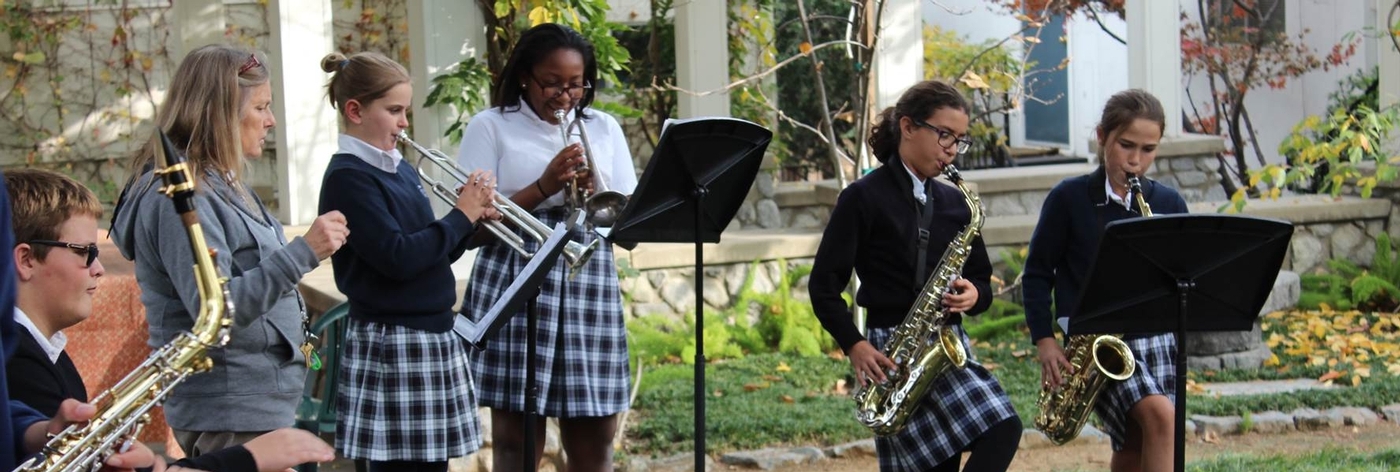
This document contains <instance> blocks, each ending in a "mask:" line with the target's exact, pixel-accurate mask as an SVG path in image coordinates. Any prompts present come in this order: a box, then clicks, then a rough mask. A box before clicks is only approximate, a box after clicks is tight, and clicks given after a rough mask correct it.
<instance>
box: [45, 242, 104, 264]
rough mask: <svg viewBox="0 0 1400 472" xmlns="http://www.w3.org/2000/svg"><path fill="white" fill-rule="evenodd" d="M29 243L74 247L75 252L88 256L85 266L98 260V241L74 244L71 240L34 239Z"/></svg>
mask: <svg viewBox="0 0 1400 472" xmlns="http://www.w3.org/2000/svg"><path fill="white" fill-rule="evenodd" d="M29 244H38V245H41V246H50V247H66V248H68V249H72V250H73V252H74V253H76V254H77V255H79V256H87V264H86V265H84V266H83V267H92V263H93V261H96V260H97V243H92V244H74V243H69V242H64V241H53V240H48V239H35V240H33V241H30V242H29Z"/></svg>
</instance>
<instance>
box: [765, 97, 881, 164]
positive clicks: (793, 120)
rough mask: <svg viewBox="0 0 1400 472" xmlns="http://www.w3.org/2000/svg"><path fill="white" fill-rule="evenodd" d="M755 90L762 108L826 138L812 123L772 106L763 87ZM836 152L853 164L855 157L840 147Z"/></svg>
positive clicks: (791, 123)
mask: <svg viewBox="0 0 1400 472" xmlns="http://www.w3.org/2000/svg"><path fill="white" fill-rule="evenodd" d="M755 92H757V93H758V96H759V98H762V100H759V103H760V104H762V105H763V107H764V108H767V109H768V111H771V112H774V113H777V114H778V119H781V120H783V121H786V122H788V124H790V125H793V126H796V127H797V128H798V129H801V130H805V131H809V132H811V133H812V134H814V135H816V136H817V137H818V138H822V139H826V136H823V135H822V132H821V131H820V130H818V129H817V128H816V127H813V126H812V125H809V124H807V123H803V122H801V121H797V119H795V118H793V117H791V116H788V114H787V113H783V111H782V110H780V109H778V107H775V106H773V102H772V100H769V99H768V95H767V94H765V93H763V89H762V88H759V89H757V90H755ZM836 153H837V155H839V156H841V158H842V159H843V160H844V161H846V162H849V163H851V164H855V162H856V161H855V159H852V158H851V156H850V155H848V154H846V152H845V151H842V150H840V149H837V150H836Z"/></svg>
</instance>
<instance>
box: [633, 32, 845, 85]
mask: <svg viewBox="0 0 1400 472" xmlns="http://www.w3.org/2000/svg"><path fill="white" fill-rule="evenodd" d="M843 44H846V45H856V46H859V47H861V48H865V45H864V44H861V43H858V42H855V41H847V40H836V41H827V42H825V43H821V44H817V45H814V46H812V49H811V50H810V51H808V52H807V54H798V55H795V56H792V57H789V58H787V59H783V60H782V61H781V62H778V63H777V64H774V65H773V67H769V68H768V69H765V70H763V71H762V72H759V73H757V74H754V75H750V76H748V77H744V78H743V79H740V80H737V81H734V82H731V83H729V84H728V85H725V86H723V87H720V88H717V89H713V90H705V91H703V92H696V91H694V90H687V89H683V88H680V87H677V86H675V85H671V84H657V83H656V80H655V79H652V83H651V87H652V88H654V89H657V90H667V91H674V92H680V93H684V94H686V95H692V96H696V97H704V96H708V95H714V94H717V93H726V92H729V91H731V90H734V89H736V88H739V87H742V86H744V85H746V84H748V83H750V82H754V81H757V80H759V79H762V78H764V77H767V76H769V75H773V73H774V72H777V71H778V69H781V68H783V66H785V65H788V63H791V62H793V61H796V60H798V59H802V58H804V57H807V56H808V55H811V54H812V53H814V52H817V50H819V49H823V48H828V47H831V46H839V45H843Z"/></svg>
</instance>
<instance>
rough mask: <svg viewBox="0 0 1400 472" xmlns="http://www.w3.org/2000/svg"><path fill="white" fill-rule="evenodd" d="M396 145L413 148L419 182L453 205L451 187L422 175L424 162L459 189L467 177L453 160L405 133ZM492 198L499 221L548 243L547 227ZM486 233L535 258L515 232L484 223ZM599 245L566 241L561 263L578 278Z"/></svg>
mask: <svg viewBox="0 0 1400 472" xmlns="http://www.w3.org/2000/svg"><path fill="white" fill-rule="evenodd" d="M399 141H402V142H403V143H404V144H407V145H408V146H409V147H412V148H413V149H414V150H416V151H418V154H419V155H420V156H422V158H421V159H419V160H418V165H417V166H415V167H414V169H415V170H417V171H418V178H420V179H422V180H423V183H424V184H425V185H427V186H428V187H429V188H431V189H432V192H433V194H434V195H437V197H438V198H439V199H442V201H444V202H447V204H448V205H456V204H457V191H456V190H455V189H453V188H452V187H448V186H447V185H446V184H444V183H443V182H442V181H440V180H437V179H434V178H433V177H432V176H430V175H428V173H427V172H424V170H423V164H424V161H427V162H431V163H433V164H434V165H436V166H437V167H438V169H441V170H442V171H443V172H445V173H447V175H448V176H449V177H451V178H452V179H453V180H456V181H457V184H458V185H466V184H467V173H466V172H464V171H462V168H461V167H457V163H455V162H453V161H452V159H451V158H449V157H447V155H446V154H443V153H442V151H439V150H437V149H428V148H425V147H423V146H421V145H419V144H418V143H415V142H413V140H411V139H408V132H407V131H400V132H399ZM491 195H492V197H491V198H492V201H491V206H492V207H493V208H495V209H496V211H498V212H500V213H501V219H503V220H506V221H509V222H510V223H511V224H513V225H515V227H517V228H520V230H521V231H524V232H525V234H526V235H527V236H529V237H530V238H531V239H534V240H535V242H537V243H543V242H545V240H547V239H549V234H550V232H551V231H552V230H551V229H550V228H549V226H547V225H545V224H544V223H543V222H541V221H540V220H539V219H537V218H535V217H534V215H531V214H530V212H528V211H525V209H524V208H520V206H519V205H516V204H515V202H512V201H510V199H509V198H506V197H504V196H501V194H499V193H496V192H495V191H492V192H491ZM486 229H487V230H490V231H491V234H493V235H495V236H496V238H497V239H500V240H501V241H502V242H504V243H505V244H506V245H507V246H510V248H511V249H514V250H515V251H516V252H518V253H520V255H522V256H525V258H527V259H528V258H531V257H534V256H535V254H534V253H532V252H530V251H528V250H526V249H525V239H524V238H522V237H520V236H519V235H517V234H515V232H513V231H511V230H510V228H507V227H506V226H505V225H503V224H501V222H499V221H496V220H487V221H486ZM599 241H600V240H598V239H594V240H593V242H592V243H590V244H589V245H587V246H584V245H583V244H579V243H578V242H577V241H569V242H568V243H566V244H564V260H565V262H568V263H569V270H570V275H571V276H572V275H573V274H577V273H578V271H579V270H580V269H582V268H583V266H584V264H587V263H588V259H589V258H590V257H593V251H595V250H597V249H598V243H599Z"/></svg>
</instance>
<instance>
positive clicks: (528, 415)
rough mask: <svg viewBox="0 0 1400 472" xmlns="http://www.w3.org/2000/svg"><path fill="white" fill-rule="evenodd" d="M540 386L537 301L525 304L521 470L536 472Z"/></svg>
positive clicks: (537, 463)
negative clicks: (538, 382)
mask: <svg viewBox="0 0 1400 472" xmlns="http://www.w3.org/2000/svg"><path fill="white" fill-rule="evenodd" d="M539 395H540V392H539V386H538V385H536V382H535V299H534V298H531V299H530V301H528V302H525V405H524V406H525V451H524V455H523V456H524V458H525V466H524V467H523V468H521V469H520V470H523V471H525V472H535V469H536V467H537V466H538V465H539V460H537V459H535V409H536V405H537V404H538V403H539Z"/></svg>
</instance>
